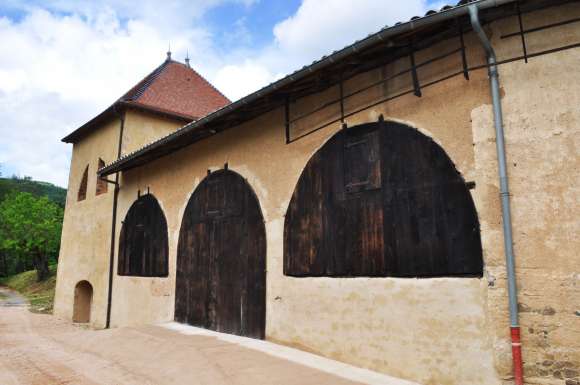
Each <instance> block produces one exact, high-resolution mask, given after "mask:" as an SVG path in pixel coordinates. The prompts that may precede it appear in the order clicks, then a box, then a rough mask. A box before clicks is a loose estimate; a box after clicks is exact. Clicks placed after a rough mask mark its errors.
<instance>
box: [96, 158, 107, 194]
mask: <svg viewBox="0 0 580 385" xmlns="http://www.w3.org/2000/svg"><path fill="white" fill-rule="evenodd" d="M103 167H105V161H104V160H102V159H101V158H99V167H98V169H101V168H103ZM107 189H108V184H107V182H105V181H104V180H102V179H101V178H99V177H97V189H96V192H95V195H101V194H105V193H106V192H107Z"/></svg>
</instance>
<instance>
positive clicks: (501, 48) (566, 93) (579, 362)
mask: <svg viewBox="0 0 580 385" xmlns="http://www.w3.org/2000/svg"><path fill="white" fill-rule="evenodd" d="M579 16H580V7H578V5H577V4H571V5H568V6H565V7H560V8H553V9H549V10H546V11H543V12H537V13H534V14H530V15H525V16H524V19H523V22H524V26H525V28H534V27H537V26H540V25H545V24H548V23H553V22H558V21H563V20H568V19H572V18H574V17H579ZM511 31H513V25H510V23H509V21H508V20H506V21H504V22H502V23H497V24H496V25H494V28H493V31H492V32H493V36H494V39H493V44H494V45H495V46H496V47H498V55H499V56H500V57H507V56H508V55H509V52H510V51H516V50H518V49H519V50H521V41H520V40H519V37H517V38H515V39H512V40H506V39H501V38H500V36H501V35H502V34H505V33H507V32H511ZM579 41H580V25H579V24H578V23H575V24H569V25H566V26H562V27H558V28H556V29H552V30H550V31H549V32H538V33H535V34H530V35H528V36H527V45H528V49H529V52H537V51H539V50H545V49H550V48H553V47H554V43H555V42H557V44H560V45H565V44H573V43H577V42H579ZM579 63H580V49H573V50H569V51H564V52H559V53H555V54H551V55H547V56H542V57H537V58H532V59H530V61H529V63H528V64H525V63H523V62H516V63H513V64H510V65H505V66H501V67H500V82H501V85H502V91H503V92H502V94H503V97H502V103H503V108H504V116H505V122H504V123H505V131H506V151H507V157H508V173H509V178H510V190H511V191H510V197H511V202H512V215H513V230H514V244H515V246H514V247H515V255H516V272H517V280H518V289H519V295H518V302H519V308H520V324H521V328H522V346H523V348H522V349H523V354H524V371H525V375H526V379H527V381H528V382H529V383H530V384H558V385H564V384H566V385H570V384H576V383H580V379H579V378H580V314H579V313H578V311H579V309H580V253H579V252H578V249H579V246H580V244H579V242H578V236H577V234H579V233H580V204H579V201H578V197H579V196H580V187H579V186H580V173H579V172H578V170H579V169H580V156H579V151H578V149H579V148H580V108H578V106H580V92H579V89H580V83H579V80H578V79H579V75H580V67H579V66H578V64H579ZM471 117H472V120H473V132H474V141H475V147H474V150H475V159H476V165H477V169H478V174H480V177H479V181H481V183H480V182H479V181H478V189H477V192H476V195H477V198H478V201H479V202H480V203H479V204H480V207H482V208H483V210H482V209H480V218H481V222H482V223H481V224H482V236H483V239H482V241H483V244H484V249H485V252H486V266H487V270H488V279H489V281H490V287H489V291H488V292H489V294H488V295H489V297H488V313H489V316H490V317H491V318H492V320H493V322H492V326H493V328H494V329H493V333H494V335H495V337H494V339H495V341H494V347H495V350H496V357H497V366H498V369H499V371H500V374H501V376H502V377H503V378H509V377H510V376H511V365H510V363H511V350H510V346H509V344H508V329H507V326H508V322H509V320H508V314H507V312H506V309H507V289H506V285H505V268H504V266H505V261H504V257H503V237H502V232H501V227H500V225H501V223H500V222H499V217H498V215H499V210H500V208H499V205H498V203H499V200H498V188H499V187H498V178H497V175H496V167H497V163H496V156H495V135H494V132H493V124H492V122H491V120H490V119H491V118H492V111H491V106H490V105H488V104H484V105H482V106H480V107H479V108H477V109H474V110H473V112H472V116H471Z"/></svg>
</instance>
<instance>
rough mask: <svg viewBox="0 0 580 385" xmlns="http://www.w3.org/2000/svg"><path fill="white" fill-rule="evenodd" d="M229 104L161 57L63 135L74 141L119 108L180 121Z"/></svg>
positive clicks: (188, 72)
mask: <svg viewBox="0 0 580 385" xmlns="http://www.w3.org/2000/svg"><path fill="white" fill-rule="evenodd" d="M228 104H230V100H229V99H228V98H226V97H225V96H224V95H223V94H222V93H221V92H219V91H218V90H217V89H216V88H215V87H214V86H212V85H211V84H210V83H209V82H208V81H207V80H205V79H204V78H203V77H202V76H201V75H200V74H198V73H197V72H196V71H194V70H193V69H192V68H190V67H189V66H188V65H185V64H182V63H179V62H176V61H174V60H171V59H169V58H168V59H167V60H165V61H164V62H163V63H162V64H161V65H160V66H159V67H157V68H156V69H155V70H154V71H153V72H151V73H150V74H149V75H147V76H146V77H145V78H143V80H141V81H140V82H139V83H137V84H136V85H135V86H134V87H133V88H131V89H130V90H129V91H128V92H127V93H126V94H124V95H123V96H122V97H121V98H119V99H118V100H117V101H115V103H113V105H111V106H110V107H109V108H107V109H106V110H105V111H103V112H102V113H100V114H99V115H97V116H96V117H94V118H93V119H91V120H90V121H89V122H87V123H85V124H84V125H82V126H81V127H79V128H78V129H76V130H75V131H73V132H72V133H70V134H69V135H67V136H66V137H65V138H63V139H62V141H63V142H66V143H75V142H77V141H78V140H80V139H81V138H82V137H83V136H84V135H85V134H86V133H88V132H89V131H90V130H92V129H93V128H95V127H96V126H98V125H99V124H102V123H103V122H105V121H108V120H109V119H111V118H112V117H113V116H115V115H116V114H118V112H119V111H120V110H122V109H123V108H134V109H138V110H142V111H148V112H151V113H154V114H158V115H163V116H165V117H168V118H171V119H176V120H180V121H183V122H185V123H187V122H191V121H193V120H197V119H200V118H203V117H204V116H206V115H208V114H209V113H211V112H213V111H215V110H217V109H220V108H222V107H224V106H226V105H228Z"/></svg>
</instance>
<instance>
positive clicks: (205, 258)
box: [175, 170, 266, 338]
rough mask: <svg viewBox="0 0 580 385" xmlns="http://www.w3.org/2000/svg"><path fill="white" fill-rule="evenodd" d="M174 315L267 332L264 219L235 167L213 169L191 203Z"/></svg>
mask: <svg viewBox="0 0 580 385" xmlns="http://www.w3.org/2000/svg"><path fill="white" fill-rule="evenodd" d="M175 320H176V321H178V322H184V323H189V324H192V325H195V326H200V327H204V328H207V329H212V330H216V331H219V332H224V333H231V334H237V335H243V336H248V337H254V338H264V333H265V326H266V232H265V227H264V220H263V217H262V213H261V210H260V206H259V203H258V200H257V198H256V196H255V194H254V193H253V191H252V189H251V187H250V186H249V185H248V184H247V182H246V181H245V180H244V179H243V178H242V177H241V176H239V175H238V174H236V173H235V172H232V171H228V170H220V171H216V172H214V173H212V174H210V175H208V177H207V178H205V179H204V180H203V181H202V183H201V184H200V185H199V187H198V188H197V189H196V190H195V192H194V194H193V195H192V197H191V199H190V200H189V203H188V204H187V208H186V209H185V213H184V217H183V221H182V224H181V229H180V232H179V244H178V250H177V282H176V294H175Z"/></svg>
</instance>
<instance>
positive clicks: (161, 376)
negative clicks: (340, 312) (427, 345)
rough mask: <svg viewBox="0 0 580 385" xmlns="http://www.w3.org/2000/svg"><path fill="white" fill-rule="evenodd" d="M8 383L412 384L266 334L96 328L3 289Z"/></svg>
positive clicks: (1, 336)
mask: <svg viewBox="0 0 580 385" xmlns="http://www.w3.org/2000/svg"><path fill="white" fill-rule="evenodd" d="M0 294H3V295H0V384H2V385H24V384H25V385H52V384H107V385H109V384H111V385H120V384H138V385H145V384H191V385H202V384H203V385H226V384H227V385H250V384H251V385H325V384H328V385H354V384H373V385H412V384H411V383H409V382H405V381H400V380H395V379H392V378H390V377H387V376H383V375H380V374H377V373H374V372H369V371H366V370H361V369H357V368H353V367H350V366H348V365H344V364H341V363H337V362H334V361H331V360H326V359H324V358H321V357H318V356H314V355H311V354H308V353H304V352H300V351H297V350H294V349H289V348H286V347H282V346H279V345H275V344H271V343H268V342H265V341H255V340H250V339H247V338H241V337H235V336H227V335H219V334H218V333H212V332H207V331H202V330H201V329H197V328H192V327H189V326H182V325H179V324H174V323H172V324H167V325H161V326H143V327H136V328H118V329H110V330H88V329H87V328H84V327H81V326H78V325H72V324H70V323H68V322H65V321H62V320H58V319H56V318H55V317H52V316H50V315H45V314H33V313H30V312H29V311H28V309H27V307H26V304H25V302H24V301H23V299H22V298H21V297H20V296H18V295H16V294H14V293H13V292H10V291H8V290H7V289H3V288H0Z"/></svg>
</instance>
